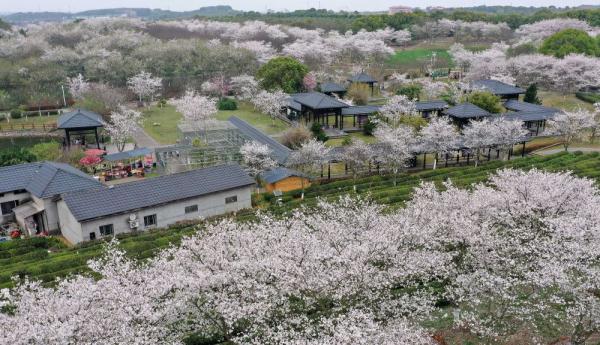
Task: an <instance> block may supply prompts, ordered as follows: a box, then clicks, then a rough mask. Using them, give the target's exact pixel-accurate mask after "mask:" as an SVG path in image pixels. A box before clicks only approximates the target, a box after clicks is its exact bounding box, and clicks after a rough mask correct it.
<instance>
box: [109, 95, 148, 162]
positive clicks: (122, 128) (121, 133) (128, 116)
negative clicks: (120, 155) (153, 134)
mask: <svg viewBox="0 0 600 345" xmlns="http://www.w3.org/2000/svg"><path fill="white" fill-rule="evenodd" d="M141 121H142V113H140V112H139V111H135V110H133V109H128V108H126V107H123V106H120V107H119V110H117V111H113V112H112V113H111V114H110V121H109V123H107V124H106V126H105V129H106V131H107V132H108V135H109V136H110V139H111V142H112V143H114V144H115V145H116V146H117V149H118V150H119V152H122V151H123V150H124V149H125V144H126V143H127V140H128V139H129V138H131V136H132V135H133V133H134V132H135V131H136V130H137V129H138V128H139V124H140V122H141Z"/></svg>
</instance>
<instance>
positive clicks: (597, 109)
mask: <svg viewBox="0 0 600 345" xmlns="http://www.w3.org/2000/svg"><path fill="white" fill-rule="evenodd" d="M599 127H600V102H596V103H594V125H593V126H592V127H591V128H590V143H592V144H593V143H594V140H595V139H596V135H597V132H598V128H599Z"/></svg>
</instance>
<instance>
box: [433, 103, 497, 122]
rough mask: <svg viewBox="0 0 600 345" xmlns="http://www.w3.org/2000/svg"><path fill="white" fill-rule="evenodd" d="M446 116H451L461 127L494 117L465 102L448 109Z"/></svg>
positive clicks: (445, 111)
mask: <svg viewBox="0 0 600 345" xmlns="http://www.w3.org/2000/svg"><path fill="white" fill-rule="evenodd" d="M443 114H444V115H447V116H449V117H450V118H452V120H454V122H455V123H456V124H457V125H459V126H461V127H462V126H463V125H465V124H466V123H467V122H468V121H469V120H480V119H482V118H484V117H488V116H492V114H491V113H489V112H488V111H487V110H484V109H481V108H480V107H478V106H476V105H475V104H473V103H469V102H465V103H461V104H458V105H456V106H454V107H452V108H449V109H446V110H444V112H443Z"/></svg>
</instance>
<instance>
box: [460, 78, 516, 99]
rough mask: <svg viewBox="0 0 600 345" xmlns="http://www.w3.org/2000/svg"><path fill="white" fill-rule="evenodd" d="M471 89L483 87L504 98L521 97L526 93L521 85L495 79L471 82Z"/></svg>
mask: <svg viewBox="0 0 600 345" xmlns="http://www.w3.org/2000/svg"><path fill="white" fill-rule="evenodd" d="M471 89H472V90H477V89H482V90H485V91H488V92H490V93H492V94H494V95H496V96H498V97H500V98H502V99H503V100H511V99H515V100H518V99H519V95H521V94H524V93H525V90H523V89H521V88H520V87H517V86H514V85H510V84H507V83H503V82H501V81H498V80H493V79H480V80H474V81H472V82H471Z"/></svg>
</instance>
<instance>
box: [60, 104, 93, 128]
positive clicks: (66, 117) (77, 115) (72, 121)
mask: <svg viewBox="0 0 600 345" xmlns="http://www.w3.org/2000/svg"><path fill="white" fill-rule="evenodd" d="M103 126H104V121H103V120H102V116H100V115H98V114H96V113H94V112H92V111H89V110H84V109H77V110H75V111H72V112H70V113H65V114H63V115H61V116H60V117H59V118H58V128H62V129H66V128H69V129H70V128H89V127H103Z"/></svg>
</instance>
